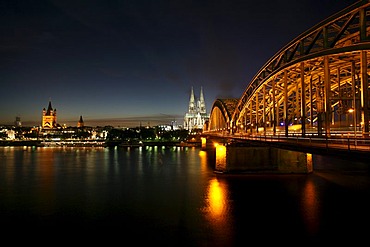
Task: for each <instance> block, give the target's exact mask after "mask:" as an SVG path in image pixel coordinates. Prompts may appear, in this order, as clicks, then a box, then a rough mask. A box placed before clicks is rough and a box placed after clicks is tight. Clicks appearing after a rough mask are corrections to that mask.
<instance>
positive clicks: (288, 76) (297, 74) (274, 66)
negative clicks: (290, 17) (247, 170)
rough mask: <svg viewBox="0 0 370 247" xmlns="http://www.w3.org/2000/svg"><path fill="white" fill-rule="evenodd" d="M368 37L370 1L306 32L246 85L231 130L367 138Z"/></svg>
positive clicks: (339, 13)
mask: <svg viewBox="0 0 370 247" xmlns="http://www.w3.org/2000/svg"><path fill="white" fill-rule="evenodd" d="M369 34H370V1H368V0H367V1H359V2H357V3H355V4H353V5H351V6H349V7H347V8H345V9H344V10H342V11H340V12H338V13H336V14H334V15H332V16H331V17H329V18H327V19H326V20H324V21H322V22H320V23H319V24H317V25H315V26H314V27H312V28H311V29H309V30H307V31H306V32H304V33H302V34H301V35H299V36H298V37H297V38H296V39H294V40H293V41H292V42H290V43H289V44H287V45H286V46H285V47H283V48H282V49H281V50H280V51H278V52H277V53H276V54H275V55H274V56H273V57H272V58H271V59H270V60H268V61H267V63H266V64H265V65H264V66H263V67H262V68H261V69H260V70H259V71H258V73H257V74H256V75H255V76H254V77H253V79H252V81H251V82H249V83H248V86H247V88H246V90H245V91H244V93H243V94H242V97H241V98H240V99H239V100H238V103H237V104H236V106H235V109H234V110H233V112H232V115H231V118H230V117H229V116H227V117H228V121H227V123H229V126H228V127H229V128H232V129H233V130H235V132H239V133H246V134H273V135H275V134H284V135H286V136H288V135H290V134H292V133H293V134H300V135H302V136H305V135H306V134H312V135H327V136H330V135H331V134H337V133H342V134H343V133H352V134H354V135H356V132H357V134H360V133H361V135H368V133H369V92H370V90H369V82H368V80H369V78H368V77H369V76H368V74H369V70H370V69H369V61H370V58H369V56H370V52H369V51H370V38H369ZM214 106H215V107H217V105H214ZM212 112H213V110H212ZM221 112H222V113H224V112H223V111H221ZM229 113H230V112H229ZM211 117H212V118H213V116H211ZM216 117H217V116H214V118H216ZM223 117H224V118H226V116H225V115H224V116H223ZM213 121H214V122H216V119H214V120H213Z"/></svg>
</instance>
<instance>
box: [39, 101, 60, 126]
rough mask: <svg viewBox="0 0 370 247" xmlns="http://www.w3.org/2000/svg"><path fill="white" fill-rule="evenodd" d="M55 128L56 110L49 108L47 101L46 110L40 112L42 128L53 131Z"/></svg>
mask: <svg viewBox="0 0 370 247" xmlns="http://www.w3.org/2000/svg"><path fill="white" fill-rule="evenodd" d="M56 127H57V110H56V109H53V107H52V106H51V101H49V105H48V109H47V110H46V109H45V108H44V109H43V110H42V128H43V129H54V128H56Z"/></svg>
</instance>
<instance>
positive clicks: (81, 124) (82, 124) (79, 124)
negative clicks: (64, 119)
mask: <svg viewBox="0 0 370 247" xmlns="http://www.w3.org/2000/svg"><path fill="white" fill-rule="evenodd" d="M84 125H85V124H84V120H83V119H82V116H80V120H79V121H78V123H77V127H78V128H81V127H84Z"/></svg>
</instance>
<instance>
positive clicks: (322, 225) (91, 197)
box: [0, 147, 370, 246]
mask: <svg viewBox="0 0 370 247" xmlns="http://www.w3.org/2000/svg"><path fill="white" fill-rule="evenodd" d="M210 160H211V159H210V157H207V153H206V152H205V151H202V150H201V149H199V148H196V147H140V148H117V147H116V148H103V147H94V148H52V147H42V148H40V147H38V148H35V147H0V224H1V225H2V230H1V233H2V234H1V235H2V241H3V242H5V241H6V240H9V241H12V242H11V243H12V245H15V244H31V243H34V244H37V245H48V246H50V245H51V246H55V245H66V244H68V245H71V244H73V245H75V244H76V245H77V244H83V245H87V244H103V245H104V246H113V245H118V246H137V245H140V246H142V245H157V246H270V245H271V244H274V245H279V246H281V245H283V246H312V244H330V246H332V245H334V244H344V243H346V242H348V243H350V244H351V245H350V246H360V244H361V246H368V244H369V241H370V237H369V236H370V231H369V230H370V225H369V223H370V202H369V196H370V173H369V164H366V163H361V162H355V161H348V160H339V159H334V158H327V157H324V156H316V155H313V162H314V163H313V164H314V172H313V173H312V174H280V175H279V174H217V173H214V172H213V164H211V162H210Z"/></svg>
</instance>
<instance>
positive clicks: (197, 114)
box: [184, 87, 209, 131]
mask: <svg viewBox="0 0 370 247" xmlns="http://www.w3.org/2000/svg"><path fill="white" fill-rule="evenodd" d="M208 120H209V114H207V109H206V103H205V101H204V95H203V88H202V87H201V88H200V95H199V98H198V99H197V98H196V97H195V95H194V90H193V87H191V93H190V100H189V109H188V112H187V113H185V116H184V129H186V130H189V131H191V130H192V129H203V126H204V124H205V123H206V122H208Z"/></svg>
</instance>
